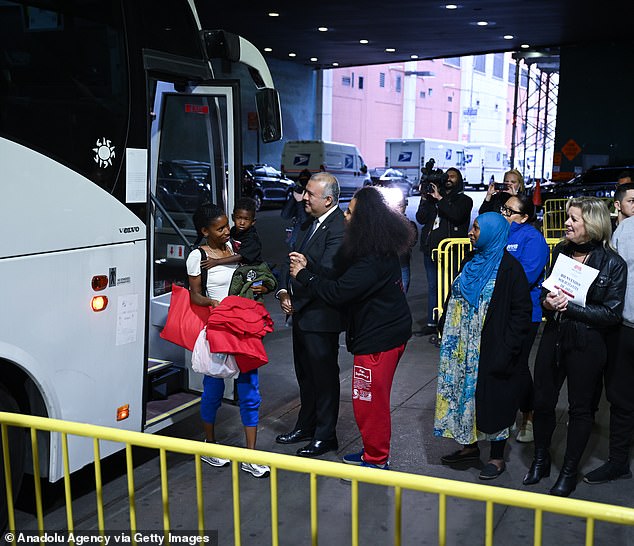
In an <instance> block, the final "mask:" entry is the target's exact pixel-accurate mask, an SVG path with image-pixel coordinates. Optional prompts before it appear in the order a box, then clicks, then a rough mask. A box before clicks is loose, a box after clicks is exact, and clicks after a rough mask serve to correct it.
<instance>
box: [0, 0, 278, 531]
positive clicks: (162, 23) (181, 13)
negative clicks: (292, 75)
mask: <svg viewBox="0 0 634 546" xmlns="http://www.w3.org/2000/svg"><path fill="white" fill-rule="evenodd" d="M212 59H222V60H223V62H225V63H226V62H241V63H244V64H246V65H248V66H249V72H250V73H251V75H252V78H253V81H252V82H248V83H249V84H250V85H253V84H255V87H257V91H256V92H255V96H256V102H257V107H258V114H259V119H260V131H261V137H262V139H263V140H264V141H265V142H270V141H273V140H279V139H280V138H281V118H280V111H279V99H278V95H277V92H276V91H275V89H274V88H273V83H272V79H271V75H270V72H269V69H268V67H267V65H266V63H265V61H264V59H263V57H262V55H261V54H260V53H259V52H258V51H257V49H256V48H255V47H254V46H253V45H252V44H250V43H249V42H247V41H246V40H244V39H242V38H240V37H238V36H235V35H231V34H228V33H223V32H222V31H203V29H201V24H200V21H199V19H198V15H197V13H196V10H195V8H194V6H193V1H189V2H188V1H187V0H178V1H176V0H172V1H166V0H159V1H156V0H135V1H133V2H120V1H101V2H98V1H95V0H76V1H70V2H68V1H62V0H59V1H54V0H52V1H50V2H46V3H42V2H31V1H28V0H25V1H2V2H0V168H1V170H0V179H1V184H0V185H1V188H2V194H1V195H2V198H1V200H0V232H1V233H2V238H1V239H0V278H1V279H2V283H0V309H1V311H0V411H19V412H23V413H28V414H33V415H41V416H48V417H53V418H58V419H65V420H72V421H81V422H86V423H94V424H99V425H105V426H112V427H119V428H122V429H128V430H135V431H147V432H154V431H158V430H160V429H162V428H164V427H166V426H168V425H169V424H171V423H173V422H174V421H175V420H176V419H178V418H180V417H183V416H186V415H188V414H191V413H193V412H195V411H196V410H197V404H198V401H199V394H198V391H199V390H200V388H201V385H200V380H199V379H198V378H197V377H192V375H190V374H189V373H188V366H187V363H186V359H187V357H186V353H185V350H184V349H180V348H178V347H176V346H175V345H172V344H170V343H168V342H165V341H163V340H162V339H160V338H159V333H160V331H161V329H162V326H163V325H164V322H165V318H166V314H167V309H168V307H169V301H170V290H171V285H172V283H180V282H183V281H185V280H186V273H185V267H184V263H185V262H184V257H185V256H186V254H187V253H188V252H189V250H190V248H191V245H192V244H193V243H194V242H195V239H196V237H195V233H194V230H193V226H192V222H191V215H192V212H193V211H194V209H195V208H196V207H197V205H198V204H199V203H201V202H203V201H213V202H215V203H218V204H224V206H225V207H227V209H229V210H231V209H232V207H233V201H234V198H235V196H236V194H237V192H238V191H239V190H238V188H239V179H240V164H241V159H242V158H241V146H240V134H241V125H240V104H239V97H240V95H239V85H240V82H238V81H230V80H229V81H228V80H216V79H214V75H213V65H212ZM196 375H197V374H196ZM25 440H26V436H25V435H21V434H17V433H15V432H12V437H11V438H10V443H11V465H12V469H13V476H14V478H15V480H16V485H18V484H19V481H20V477H21V476H22V473H23V472H24V471H28V467H29V465H28V464H25V461H29V460H30V454H29V449H30V443H29V444H27V442H26V441H25ZM69 441H70V444H69V448H70V463H71V470H76V469H78V468H81V467H82V466H84V465H86V464H88V463H90V462H92V457H93V448H92V444H91V442H90V441H87V440H84V439H80V438H72V439H71V440H69ZM120 447H121V446H118V445H113V444H106V445H104V446H103V451H102V454H103V456H107V455H109V454H111V453H113V452H114V451H116V450H117V449H120ZM40 449H41V453H40V460H41V461H44V462H45V463H44V464H43V465H42V467H43V470H42V473H43V474H45V476H44V477H47V478H48V479H49V480H50V481H56V480H58V479H60V477H62V472H63V470H62V459H61V448H60V444H59V440H58V438H57V435H52V436H51V437H50V438H49V436H48V435H42V444H41V448H40ZM1 455H2V452H1V450H0V458H1ZM0 468H2V465H1V461H0ZM3 479H4V473H3V472H0V491H4V484H3V483H2V480H3ZM0 499H1V500H0V503H1V502H5V499H4V494H0ZM5 514H6V509H4V507H3V506H0V520H2V518H3V517H4V515H5ZM1 523H2V521H0V528H1V527H2V525H1Z"/></svg>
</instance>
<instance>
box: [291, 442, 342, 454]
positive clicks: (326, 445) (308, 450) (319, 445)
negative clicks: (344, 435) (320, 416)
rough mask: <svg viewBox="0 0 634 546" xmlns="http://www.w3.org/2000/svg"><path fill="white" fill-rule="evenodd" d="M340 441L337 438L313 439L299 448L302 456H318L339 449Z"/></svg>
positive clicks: (298, 451)
mask: <svg viewBox="0 0 634 546" xmlns="http://www.w3.org/2000/svg"><path fill="white" fill-rule="evenodd" d="M337 449H339V443H338V442H337V439H336V438H333V439H331V440H313V441H312V442H310V443H309V444H308V445H305V446H304V447H302V448H301V449H298V450H297V454H298V455H299V456H300V457H318V456H319V455H323V454H324V453H328V452H329V451H337Z"/></svg>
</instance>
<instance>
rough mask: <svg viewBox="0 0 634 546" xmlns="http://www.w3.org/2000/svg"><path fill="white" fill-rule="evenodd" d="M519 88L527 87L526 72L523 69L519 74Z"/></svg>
mask: <svg viewBox="0 0 634 546" xmlns="http://www.w3.org/2000/svg"><path fill="white" fill-rule="evenodd" d="M520 87H524V88H527V87H528V70H526V69H525V68H522V71H521V72H520Z"/></svg>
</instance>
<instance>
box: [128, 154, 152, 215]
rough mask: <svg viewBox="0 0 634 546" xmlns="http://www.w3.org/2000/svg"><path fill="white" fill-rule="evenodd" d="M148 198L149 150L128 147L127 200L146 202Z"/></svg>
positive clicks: (130, 201)
mask: <svg viewBox="0 0 634 546" xmlns="http://www.w3.org/2000/svg"><path fill="white" fill-rule="evenodd" d="M146 198H147V150H145V149H143V148H126V151H125V202H126V203H145V201H146Z"/></svg>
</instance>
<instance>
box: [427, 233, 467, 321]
mask: <svg viewBox="0 0 634 546" xmlns="http://www.w3.org/2000/svg"><path fill="white" fill-rule="evenodd" d="M470 250H471V241H470V240H469V238H468V237H461V238H458V237H457V238H454V239H443V240H442V241H440V244H439V245H438V248H436V249H434V250H433V252H432V258H433V259H434V260H435V262H436V264H437V266H438V302H437V305H436V307H435V308H434V313H435V316H436V321H438V320H439V319H440V317H441V316H442V313H443V306H444V304H445V300H446V299H447V295H448V294H449V290H450V289H451V284H452V283H453V281H454V279H455V278H456V277H457V275H458V272H459V271H460V264H461V263H462V260H463V259H464V257H465V254H466V253H467V252H469V251H470Z"/></svg>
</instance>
